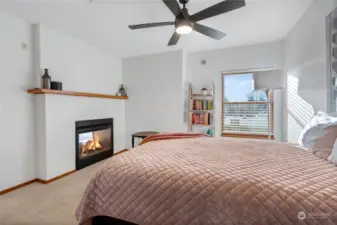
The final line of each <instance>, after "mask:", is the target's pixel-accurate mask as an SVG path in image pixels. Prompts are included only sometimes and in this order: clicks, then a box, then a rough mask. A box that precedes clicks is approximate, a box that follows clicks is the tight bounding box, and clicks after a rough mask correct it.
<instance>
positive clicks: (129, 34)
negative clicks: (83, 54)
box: [0, 0, 314, 57]
mask: <svg viewBox="0 0 337 225" xmlns="http://www.w3.org/2000/svg"><path fill="white" fill-rule="evenodd" d="M313 1H314V0H246V7H244V8H241V9H238V10H235V11H232V12H229V13H226V14H223V15H219V16H217V17H213V18H210V19H207V20H203V21H201V22H200V23H201V24H204V25H208V26H211V27H213V28H215V29H218V30H221V31H223V32H225V33H227V35H228V36H226V37H225V38H223V39H222V40H221V41H216V40H213V39H210V38H208V37H206V36H203V35H201V34H199V33H196V32H192V33H191V34H189V35H187V36H184V37H182V38H181V39H180V41H179V43H178V45H177V46H173V47H168V46H167V42H168V41H169V39H170V37H171V35H172V33H173V32H174V27H173V26H167V27H158V28H150V29H143V30H135V31H131V30H130V29H129V28H128V25H129V24H138V23H147V22H160V21H173V20H174V16H173V14H172V13H171V12H170V11H169V9H168V8H166V6H165V5H164V4H163V3H162V1H161V0H93V2H94V3H90V0H1V1H0V10H1V11H5V12H9V13H11V14H14V15H16V16H18V17H21V18H23V19H26V20H28V21H30V22H34V23H36V22H41V23H43V24H45V25H47V26H49V27H52V28H54V29H56V30H59V31H63V32H66V33H69V34H70V35H72V36H74V37H77V38H79V39H82V40H83V41H86V42H88V43H90V44H93V45H95V46H98V47H100V48H104V49H107V50H109V51H111V52H112V53H113V54H115V55H118V56H121V57H129V56H136V55H143V54H151V53H157V52H164V51H169V50H175V49H185V50H187V51H200V50H207V49H216V48H227V47H233V46H239V45H251V44H256V43H262V42H271V41H275V40H281V39H282V38H283V37H284V36H285V35H286V34H287V33H288V32H289V30H290V29H291V28H292V27H293V26H294V25H295V23H296V22H297V21H298V20H299V18H300V17H301V16H302V15H303V13H304V12H305V11H306V10H307V8H308V7H309V6H310V4H311V3H312V2H313ZM217 2H220V0H190V3H189V4H188V5H187V8H188V9H189V13H190V14H193V13H195V12H198V11H200V10H202V9H204V8H206V7H208V6H211V5H213V4H215V3H217Z"/></svg>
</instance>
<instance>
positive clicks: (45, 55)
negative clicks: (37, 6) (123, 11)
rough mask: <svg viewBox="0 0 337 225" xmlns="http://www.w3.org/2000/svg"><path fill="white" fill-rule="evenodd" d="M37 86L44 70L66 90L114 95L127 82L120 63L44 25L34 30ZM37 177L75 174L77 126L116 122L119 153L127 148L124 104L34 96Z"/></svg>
mask: <svg viewBox="0 0 337 225" xmlns="http://www.w3.org/2000/svg"><path fill="white" fill-rule="evenodd" d="M33 32H34V35H33V36H34V42H35V45H34V55H35V56H34V59H35V60H37V61H35V70H37V71H36V73H35V74H37V76H36V78H37V79H36V87H39V85H40V74H41V72H40V68H51V70H50V75H51V77H52V80H55V81H61V82H63V88H64V89H65V90H71V91H86V92H96V93H106V94H112V95H113V94H114V93H116V92H117V90H118V86H119V84H121V83H122V71H121V63H122V61H121V59H119V58H116V57H114V56H112V55H109V54H107V53H105V52H103V51H101V50H99V49H97V48H96V47H93V46H90V45H88V44H86V43H84V42H82V41H79V40H77V39H73V38H71V37H69V36H68V35H65V34H62V33H59V32H56V31H54V30H52V29H49V28H47V27H44V26H41V25H34V27H33ZM33 98H34V103H35V119H34V120H35V125H36V126H35V135H36V137H35V139H36V158H35V160H36V162H35V165H36V166H35V174H36V178H39V179H42V180H50V179H52V178H54V177H57V176H59V175H62V174H65V173H67V172H69V171H73V170H75V151H74V149H75V121H79V120H91V119H101V118H110V117H112V118H114V140H115V142H114V149H115V152H118V151H120V150H122V149H124V148H125V144H124V141H125V133H124V132H125V101H124V100H116V99H101V98H89V97H77V96H63V95H47V94H46V95H44V94H43V95H33Z"/></svg>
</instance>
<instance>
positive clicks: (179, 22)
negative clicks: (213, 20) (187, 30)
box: [175, 18, 194, 29]
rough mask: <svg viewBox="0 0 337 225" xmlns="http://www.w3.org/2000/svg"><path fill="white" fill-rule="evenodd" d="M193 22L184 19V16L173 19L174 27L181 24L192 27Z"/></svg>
mask: <svg viewBox="0 0 337 225" xmlns="http://www.w3.org/2000/svg"><path fill="white" fill-rule="evenodd" d="M193 25H194V24H193V23H192V22H191V21H188V20H186V19H185V18H182V19H179V18H177V19H176V20H175V27H176V28H177V27H181V26H189V27H191V28H192V29H193Z"/></svg>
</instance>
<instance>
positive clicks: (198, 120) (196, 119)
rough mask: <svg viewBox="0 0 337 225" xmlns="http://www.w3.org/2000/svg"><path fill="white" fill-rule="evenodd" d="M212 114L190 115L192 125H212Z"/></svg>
mask: <svg viewBox="0 0 337 225" xmlns="http://www.w3.org/2000/svg"><path fill="white" fill-rule="evenodd" d="M212 121H213V113H205V112H202V113H192V124H193V125H196V124H198V125H212Z"/></svg>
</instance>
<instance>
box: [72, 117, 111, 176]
mask: <svg viewBox="0 0 337 225" xmlns="http://www.w3.org/2000/svg"><path fill="white" fill-rule="evenodd" d="M75 126H76V130H75V132H76V134H75V135H76V136H75V141H76V143H75V145H76V146H75V147H76V148H75V151H76V153H75V154H76V170H79V169H82V168H84V167H86V166H89V165H91V164H94V163H96V162H98V161H101V160H103V159H106V158H109V157H111V156H113V154H114V142H113V119H112V118H107V119H98V120H84V121H76V122H75Z"/></svg>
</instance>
